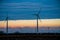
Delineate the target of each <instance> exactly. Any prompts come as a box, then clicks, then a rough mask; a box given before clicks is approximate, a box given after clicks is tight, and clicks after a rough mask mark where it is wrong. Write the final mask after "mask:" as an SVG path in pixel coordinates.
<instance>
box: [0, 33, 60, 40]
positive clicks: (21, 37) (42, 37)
mask: <svg viewBox="0 0 60 40" xmlns="http://www.w3.org/2000/svg"><path fill="white" fill-rule="evenodd" d="M59 39H60V34H59V33H49V34H48V33H44V34H40V33H38V34H36V33H20V34H16V33H15V34H0V40H59Z"/></svg>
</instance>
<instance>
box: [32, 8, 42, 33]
mask: <svg viewBox="0 0 60 40" xmlns="http://www.w3.org/2000/svg"><path fill="white" fill-rule="evenodd" d="M40 13H41V8H40V9H39V11H38V12H37V13H36V14H33V15H34V16H36V17H37V18H36V22H37V33H38V32H39V30H38V26H39V25H38V20H39V19H40V16H39V14H40ZM40 22H41V20H40Z"/></svg>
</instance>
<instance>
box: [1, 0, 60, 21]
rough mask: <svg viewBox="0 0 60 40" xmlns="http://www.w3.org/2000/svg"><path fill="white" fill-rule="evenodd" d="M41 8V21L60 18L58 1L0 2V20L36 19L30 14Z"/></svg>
mask: <svg viewBox="0 0 60 40" xmlns="http://www.w3.org/2000/svg"><path fill="white" fill-rule="evenodd" d="M39 8H41V10H40V11H41V13H40V17H41V19H59V18H60V0H0V20H3V19H5V17H6V15H7V13H8V16H9V19H16V20H17V19H36V17H35V16H34V15H32V14H35V13H38V11H39Z"/></svg>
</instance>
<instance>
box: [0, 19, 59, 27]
mask: <svg viewBox="0 0 60 40" xmlns="http://www.w3.org/2000/svg"><path fill="white" fill-rule="evenodd" d="M8 25H9V27H11V28H15V27H36V20H16V21H14V20H9V23H8ZM42 26H43V27H47V26H50V27H52V26H53V27H54V26H60V19H41V22H40V20H39V27H42ZM0 27H6V21H0Z"/></svg>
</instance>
